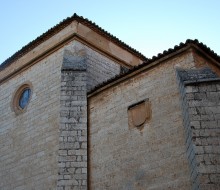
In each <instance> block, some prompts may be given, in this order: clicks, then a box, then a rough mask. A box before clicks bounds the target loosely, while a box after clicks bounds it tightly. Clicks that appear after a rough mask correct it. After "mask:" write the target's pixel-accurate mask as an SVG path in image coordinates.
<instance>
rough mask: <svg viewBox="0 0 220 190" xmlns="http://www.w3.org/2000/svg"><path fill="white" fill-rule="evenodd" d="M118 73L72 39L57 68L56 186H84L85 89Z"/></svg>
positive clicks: (115, 66)
mask: <svg viewBox="0 0 220 190" xmlns="http://www.w3.org/2000/svg"><path fill="white" fill-rule="evenodd" d="M119 72H120V66H119V65H118V64H116V63H114V62H113V61H111V60H110V59H108V58H106V57H104V56H103V55H101V54H100V53H98V52H96V51H94V50H92V49H90V48H88V47H87V46H85V45H83V44H81V43H79V42H77V41H74V42H73V43H71V44H69V45H68V46H66V47H65V49H64V54H63V62H62V70H61V95H60V104H61V107H60V128H59V129H60V133H59V155H58V162H59V164H58V167H59V172H58V183H57V186H58V189H59V190H67V189H85V190H86V189H87V188H88V186H87V182H88V181H87V179H88V177H87V174H88V171H87V157H88V155H87V146H88V144H87V142H88V141H87V91H88V90H89V89H91V88H92V87H94V86H96V85H97V84H99V83H101V82H103V81H105V80H108V79H109V78H111V77H113V76H115V75H116V74H118V73H119Z"/></svg>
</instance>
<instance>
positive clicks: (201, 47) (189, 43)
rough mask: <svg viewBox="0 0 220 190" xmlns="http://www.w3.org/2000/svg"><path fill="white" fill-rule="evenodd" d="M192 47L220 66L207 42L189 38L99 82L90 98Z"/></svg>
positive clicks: (218, 59)
mask: <svg viewBox="0 0 220 190" xmlns="http://www.w3.org/2000/svg"><path fill="white" fill-rule="evenodd" d="M190 48H195V49H196V50H198V51H200V52H201V53H202V54H203V55H206V57H207V58H208V59H210V60H211V61H213V62H214V63H216V65H217V66H218V67H219V68H220V56H219V55H217V54H216V53H215V52H214V51H213V50H211V49H210V48H209V47H207V46H206V45H205V44H203V43H201V42H199V41H198V40H197V39H195V40H191V39H188V40H186V42H185V43H180V44H179V45H176V46H174V48H173V49H171V48H170V49H168V50H165V51H163V53H159V54H158V55H157V56H153V57H152V58H151V59H148V60H147V61H146V62H144V63H143V64H141V65H139V66H136V67H134V68H133V69H131V70H129V71H128V72H127V73H124V74H120V75H116V76H115V77H114V78H112V79H110V80H107V81H105V82H103V83H101V84H99V85H98V86H96V87H94V88H93V89H92V90H90V91H89V92H88V93H87V95H88V98H90V97H92V96H94V95H96V94H98V93H99V92H102V91H103V90H106V89H108V88H110V87H112V86H114V85H116V84H118V83H120V82H123V81H125V80H127V79H129V78H131V77H133V76H134V75H136V74H137V73H140V72H143V71H145V70H146V69H149V68H151V67H153V66H156V65H157V64H158V63H161V62H163V61H165V60H167V59H169V58H170V57H173V56H175V55H177V54H179V53H183V52H185V51H186V50H188V49H190Z"/></svg>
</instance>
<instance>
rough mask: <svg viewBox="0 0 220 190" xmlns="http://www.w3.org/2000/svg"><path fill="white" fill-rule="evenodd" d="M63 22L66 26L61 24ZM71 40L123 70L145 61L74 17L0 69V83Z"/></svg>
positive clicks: (6, 62)
mask: <svg viewBox="0 0 220 190" xmlns="http://www.w3.org/2000/svg"><path fill="white" fill-rule="evenodd" d="M67 21H68V23H66V24H65V22H67ZM74 40H76V41H79V42H81V43H83V44H84V45H86V46H88V47H90V48H92V49H94V50H95V51H98V52H100V53H101V54H103V55H105V56H107V57H109V58H110V59H112V60H114V61H115V62H117V63H118V64H120V65H122V66H125V67H127V68H132V67H133V66H137V65H140V64H141V63H143V61H146V60H147V58H146V57H144V56H143V55H142V54H140V53H139V52H137V51H136V50H134V49H132V48H130V47H129V46H127V45H126V44H124V43H123V42H121V41H120V40H118V39H117V38H115V37H114V36H112V35H111V34H109V33H107V32H106V31H104V30H103V29H101V28H99V27H98V26H97V25H95V24H94V23H92V22H90V21H88V20H86V19H83V18H82V17H79V16H77V15H74V16H73V17H71V18H68V19H66V20H64V21H63V22H61V23H60V24H58V25H57V26H55V27H54V28H52V29H50V30H48V31H47V32H46V33H44V34H43V35H41V36H40V37H38V38H37V39H36V40H34V41H33V42H30V43H29V44H28V45H26V46H25V47H24V48H22V49H21V50H19V51H18V52H17V53H15V54H14V55H13V56H12V57H11V58H9V59H8V60H6V61H5V62H4V63H3V64H2V65H0V73H1V75H0V83H3V82H4V81H7V80H8V79H10V78H12V77H13V76H15V75H16V74H18V73H20V72H22V71H24V70H26V69H28V68H29V67H31V66H32V65H34V64H36V63H38V62H39V61H40V60H42V59H44V58H45V57H47V56H48V55H50V54H52V53H53V52H55V51H57V50H59V49H60V48H62V47H63V46H65V45H67V44H68V43H70V42H71V41H74Z"/></svg>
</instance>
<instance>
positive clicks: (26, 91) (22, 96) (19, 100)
mask: <svg viewBox="0 0 220 190" xmlns="http://www.w3.org/2000/svg"><path fill="white" fill-rule="evenodd" d="M31 95H32V85H31V83H29V82H28V83H25V84H23V85H21V86H20V87H19V88H18V89H17V90H16V91H15V94H14V96H13V100H12V108H13V110H14V111H15V113H16V114H20V113H23V112H24V111H25V110H26V109H27V105H28V103H29V102H30V99H31Z"/></svg>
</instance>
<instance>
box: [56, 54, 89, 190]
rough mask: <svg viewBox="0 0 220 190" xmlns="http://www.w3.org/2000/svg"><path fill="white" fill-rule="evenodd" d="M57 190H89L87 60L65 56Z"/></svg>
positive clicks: (74, 56)
mask: <svg viewBox="0 0 220 190" xmlns="http://www.w3.org/2000/svg"><path fill="white" fill-rule="evenodd" d="M58 170H59V171H58V183H57V189H60V190H69V189H84V190H86V189H87V98H86V64H85V56H84V55H83V54H82V52H80V54H77V53H76V52H74V54H72V53H71V52H65V53H64V59H63V68H62V71H61V95H60V133H59V155H58Z"/></svg>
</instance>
